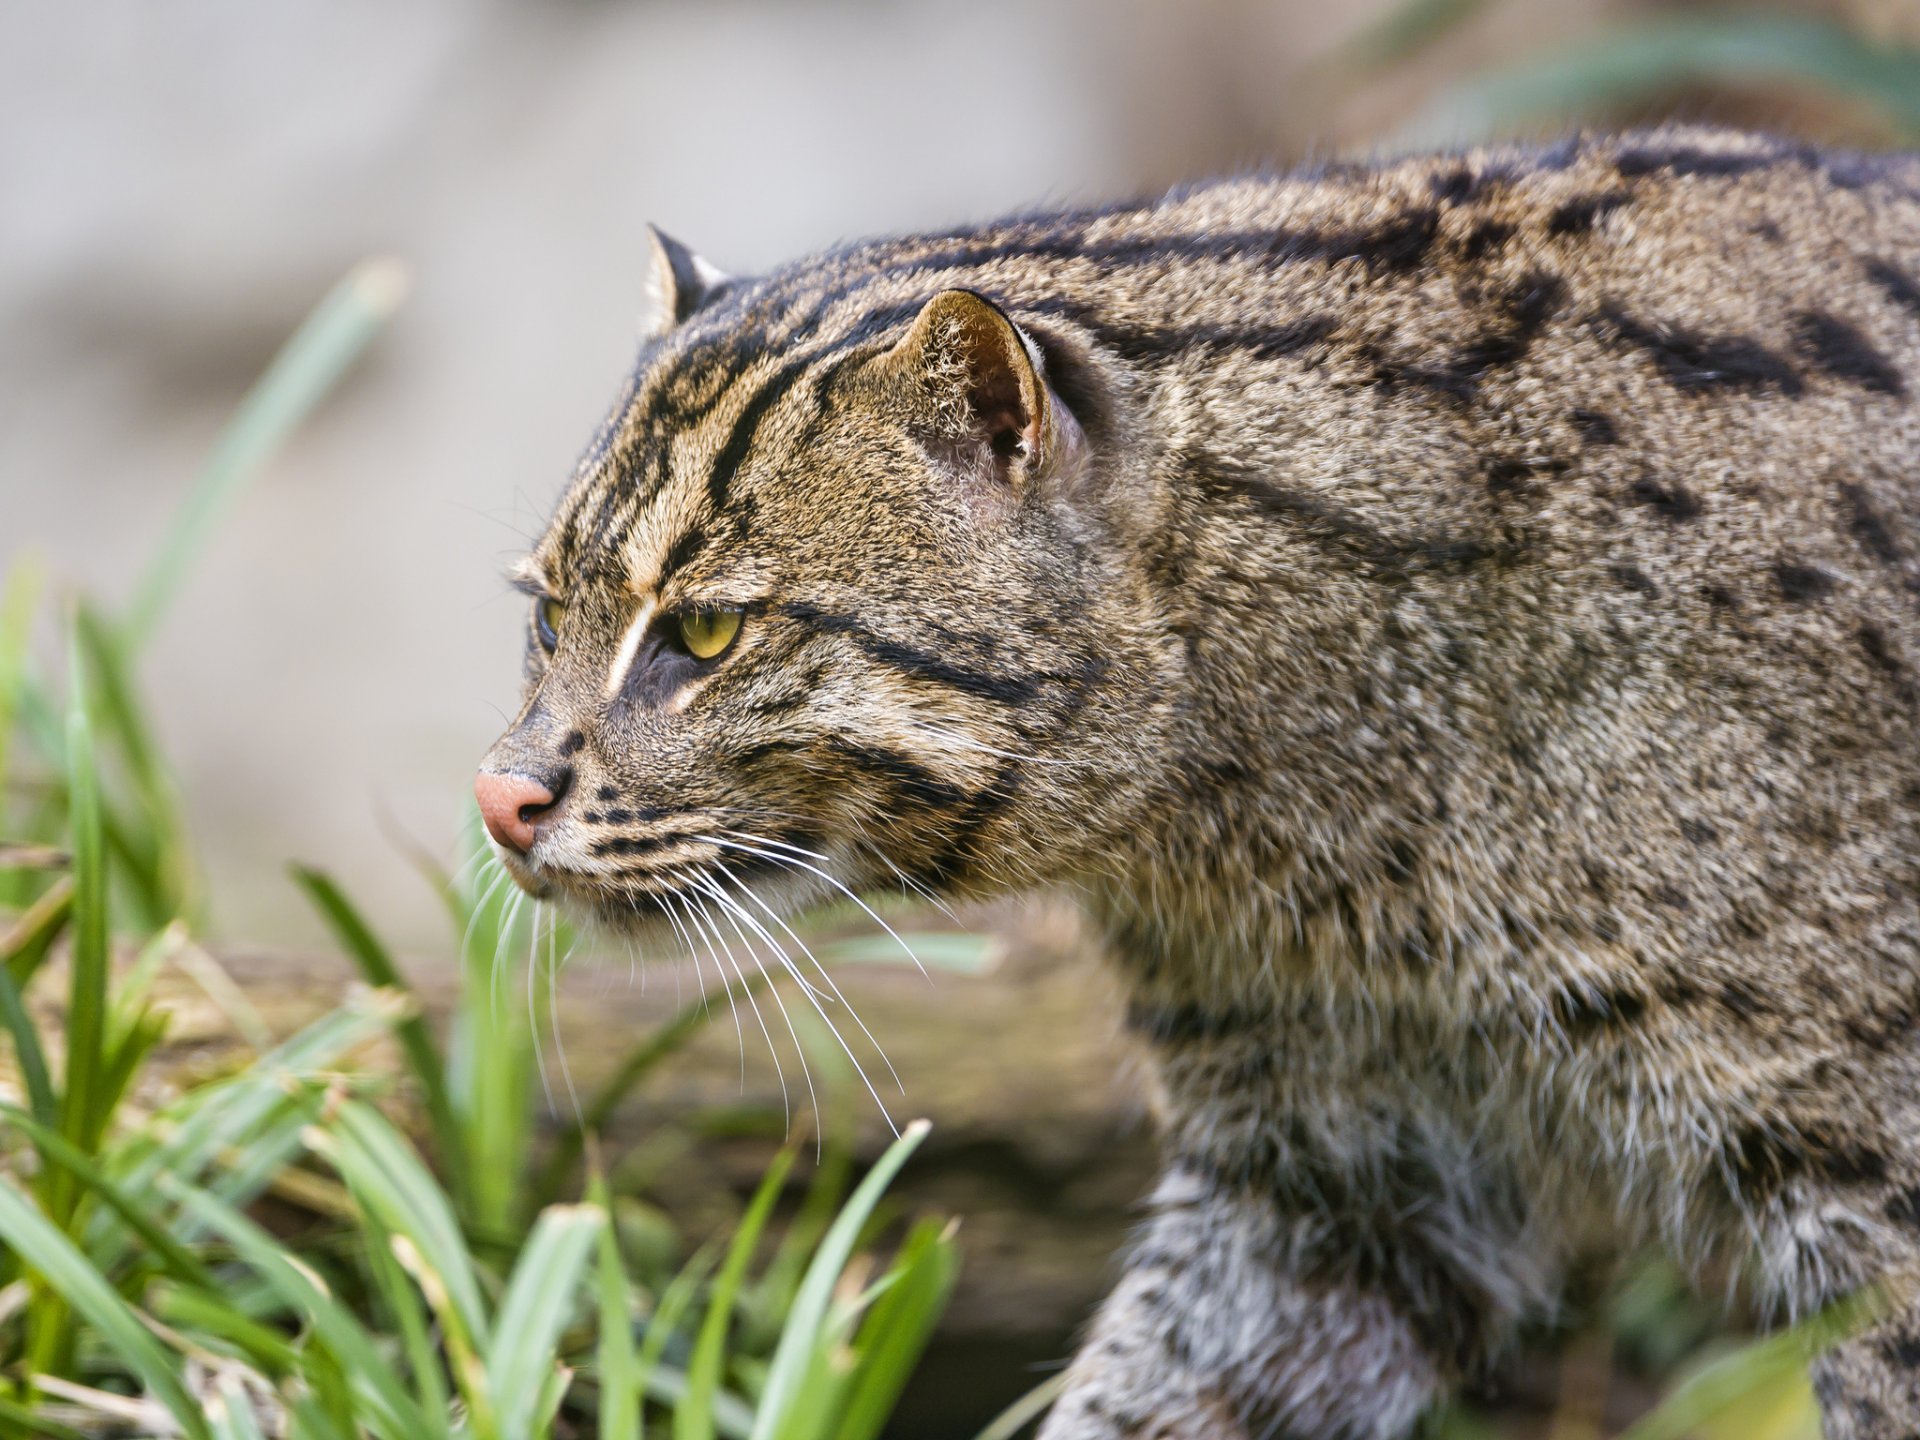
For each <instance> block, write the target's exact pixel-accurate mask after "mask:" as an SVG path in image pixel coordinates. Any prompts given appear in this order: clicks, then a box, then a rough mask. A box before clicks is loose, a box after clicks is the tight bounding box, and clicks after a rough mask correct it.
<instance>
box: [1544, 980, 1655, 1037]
mask: <svg viewBox="0 0 1920 1440" xmlns="http://www.w3.org/2000/svg"><path fill="white" fill-rule="evenodd" d="M1553 1013H1554V1018H1555V1019H1556V1020H1558V1021H1559V1022H1560V1028H1561V1029H1563V1030H1565V1031H1566V1032H1567V1033H1568V1034H1570V1035H1579V1034H1582V1033H1588V1032H1592V1031H1595V1030H1604V1029H1609V1028H1612V1027H1615V1026H1620V1025H1631V1024H1633V1023H1634V1022H1635V1021H1637V1020H1638V1019H1640V1017H1641V1016H1643V1015H1645V1014H1646V1013H1647V997H1646V996H1645V995H1642V994H1640V993H1639V992H1638V991H1635V990H1628V989H1624V988H1614V989H1608V990H1584V989H1580V988H1578V987H1577V986H1569V987H1568V988H1566V989H1564V990H1561V991H1559V992H1558V993H1556V994H1555V995H1554V997H1553Z"/></svg>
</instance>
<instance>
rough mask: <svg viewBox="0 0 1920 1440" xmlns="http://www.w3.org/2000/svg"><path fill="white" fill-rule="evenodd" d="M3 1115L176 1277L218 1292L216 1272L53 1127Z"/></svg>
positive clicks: (16, 1114) (2, 1107)
mask: <svg viewBox="0 0 1920 1440" xmlns="http://www.w3.org/2000/svg"><path fill="white" fill-rule="evenodd" d="M0 1116H4V1117H5V1118H6V1119H7V1120H8V1122H9V1123H11V1124H13V1125H17V1126H18V1127H19V1128H20V1129H21V1131H22V1132H24V1133H25V1135H26V1136H27V1138H28V1139H29V1140H31V1141H33V1144H34V1148H35V1149H37V1150H38V1151H39V1152H40V1154H41V1157H42V1159H43V1160H44V1161H45V1162H46V1164H47V1165H49V1166H59V1167H62V1168H64V1169H66V1170H68V1171H70V1172H71V1173H72V1174H73V1176H74V1178H75V1180H76V1181H78V1183H79V1184H80V1185H82V1186H84V1187H85V1188H86V1189H87V1190H89V1191H91V1192H92V1193H93V1194H94V1195H95V1196H96V1197H98V1199H99V1200H100V1202H101V1203H102V1204H104V1205H106V1206H107V1207H108V1208H109V1209H111V1210H112V1211H113V1212H114V1213H115V1214H117V1215H118V1216H119V1217H120V1218H121V1219H122V1220H123V1221H125V1222H126V1224H127V1226H128V1228H130V1229H131V1230H132V1231H133V1232H134V1233H135V1234H136V1235H138V1236H139V1237H140V1238H141V1239H142V1240H143V1241H145V1242H146V1243H147V1244H148V1245H149V1246H151V1247H152V1249H153V1253H154V1255H155V1256H157V1257H158V1258H159V1260H160V1262H161V1264H162V1265H163V1266H164V1267H165V1269H166V1270H167V1271H168V1273H170V1274H171V1275H173V1276H174V1277H175V1278H177V1279H179V1280H182V1281H184V1282H186V1283H187V1284H189V1285H198V1286H200V1287H201V1288H203V1289H205V1290H208V1291H211V1292H214V1293H218V1291H219V1289H220V1283H219V1281H217V1280H215V1279H214V1277H213V1272H212V1271H210V1270H208V1269H207V1267H206V1266H204V1265H202V1264H201V1263H200V1262H199V1260H197V1259H196V1258H194V1255H193V1253H192V1252H191V1251H189V1250H188V1249H187V1248H186V1247H185V1246H183V1245H181V1244H180V1243H179V1242H178V1241H177V1240H175V1239H174V1238H173V1237H172V1236H171V1235H169V1234H167V1232H166V1231H165V1230H164V1229H162V1228H161V1226H160V1225H158V1224H157V1223H156V1222H155V1221H154V1219H153V1217H152V1215H151V1214H150V1213H149V1212H148V1210H147V1208H146V1207H145V1206H142V1205H139V1204H136V1203H135V1202H134V1201H133V1200H132V1199H131V1198H130V1197H129V1196H128V1195H127V1194H126V1192H125V1191H123V1190H122V1189H121V1188H120V1187H119V1186H118V1185H116V1184H114V1182H113V1181H112V1180H111V1179H109V1178H108V1177H107V1175H106V1174H105V1172H103V1171H102V1170H101V1169H100V1167H99V1166H97V1165H96V1164H94V1162H93V1160H92V1159H91V1158H90V1157H89V1156H87V1155H86V1154H85V1153H84V1152H82V1151H81V1150H80V1149H79V1148H78V1147H76V1146H75V1145H74V1144H73V1143H72V1142H71V1141H69V1140H68V1139H66V1137H65V1136H63V1135H61V1133H60V1132H59V1131H58V1130H55V1129H54V1128H53V1127H52V1126H51V1125H48V1124H45V1123H44V1122H42V1121H40V1120H38V1119H36V1118H35V1117H34V1116H32V1115H29V1114H27V1113H25V1112H24V1111H21V1110H18V1109H16V1108H15V1107H14V1106H12V1105H8V1104H7V1103H5V1102H4V1101H0Z"/></svg>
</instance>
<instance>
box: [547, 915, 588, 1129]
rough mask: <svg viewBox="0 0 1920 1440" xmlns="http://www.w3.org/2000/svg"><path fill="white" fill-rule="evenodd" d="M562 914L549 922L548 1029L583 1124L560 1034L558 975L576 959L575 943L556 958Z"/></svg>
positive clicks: (576, 1115)
mask: <svg viewBox="0 0 1920 1440" xmlns="http://www.w3.org/2000/svg"><path fill="white" fill-rule="evenodd" d="M559 933H560V917H559V916H558V915H557V914H556V915H554V916H552V917H551V919H550V921H549V923H548V925H547V1028H548V1029H549V1030H551V1031H552V1032H553V1053H554V1055H555V1056H556V1057H557V1058H558V1059H559V1061H560V1079H561V1080H562V1082H564V1083H565V1085H566V1087H567V1099H568V1100H569V1101H570V1102H572V1105H573V1121H574V1124H575V1126H584V1125H585V1124H586V1123H587V1121H586V1116H585V1115H584V1114H583V1113H582V1112H581V1109H580V1092H579V1091H577V1090H575V1089H574V1088H573V1067H572V1066H571V1065H569V1064H568V1063H567V1044H566V1041H565V1040H563V1039H562V1038H561V1036H560V993H559V984H558V976H559V974H560V967H561V966H562V965H564V964H565V963H566V961H567V960H571V959H572V958H573V951H574V945H577V944H578V943H579V942H578V941H577V940H576V941H575V942H574V944H571V945H568V946H567V953H566V956H565V957H564V958H562V959H556V958H555V955H554V952H555V951H556V950H557V949H558V948H559V943H560V940H559Z"/></svg>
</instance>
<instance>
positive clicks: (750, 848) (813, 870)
mask: <svg viewBox="0 0 1920 1440" xmlns="http://www.w3.org/2000/svg"><path fill="white" fill-rule="evenodd" d="M727 833H728V834H729V835H745V834H746V832H745V831H743V830H729V831H728V832H727ZM694 838H695V839H698V840H706V841H708V842H710V843H712V844H714V845H719V846H722V847H724V848H726V849H729V850H744V851H745V852H746V853H747V854H749V855H759V856H761V857H763V858H764V859H768V860H774V861H778V862H780V863H781V864H785V865H791V866H793V867H794V868H795V869H798V870H805V871H807V872H808V873H809V874H812V875H818V876H819V877H820V878H821V879H822V880H824V881H826V882H827V883H828V884H829V885H831V886H833V888H834V889H836V890H838V891H839V892H840V893H841V894H842V895H844V896H846V897H847V899H849V900H851V901H852V902H853V903H854V904H856V905H858V906H859V907H860V908H861V909H862V910H864V911H866V912H867V916H868V918H869V919H871V920H872V921H873V923H874V924H876V925H878V926H879V927H880V928H881V929H882V930H884V931H886V932H887V934H888V935H889V936H891V937H892V939H893V943H894V944H896V945H898V946H899V947H900V948H901V949H902V950H904V951H906V952H907V958H908V959H909V960H911V961H913V963H914V966H915V968H917V969H918V970H919V971H920V973H921V974H922V975H925V974H926V973H927V967H926V966H925V965H922V964H921V963H920V957H919V956H918V955H916V954H914V953H913V947H912V946H911V945H909V944H907V942H906V941H905V940H902V939H901V938H900V932H899V931H897V930H895V929H894V928H893V926H891V925H889V924H888V923H887V922H886V921H885V920H882V919H881V918H880V916H879V915H878V914H877V913H876V912H875V910H874V908H873V907H872V906H871V905H869V904H867V902H866V901H864V900H862V899H861V898H860V897H859V896H858V895H856V894H854V893H853V891H851V890H849V889H848V888H847V887H846V886H845V885H843V884H842V883H841V882H840V881H839V880H838V879H836V878H835V877H834V876H832V875H830V874H828V873H827V872H826V871H825V870H823V869H821V868H820V867H819V866H818V865H810V864H808V863H807V862H806V861H804V860H796V859H792V858H791V857H788V856H783V855H777V854H775V853H774V852H772V851H770V850H762V849H760V848H759V847H758V846H754V845H742V844H740V843H739V842H738V841H733V840H722V839H719V838H718V837H716V836H712V835H698V836H695V837H694ZM753 838H758V837H753ZM783 848H786V849H792V848H794V847H792V846H786V847H783ZM821 858H822V859H825V858H826V857H825V856H822V857H821ZM829 983H831V982H829Z"/></svg>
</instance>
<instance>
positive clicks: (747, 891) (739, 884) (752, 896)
mask: <svg viewBox="0 0 1920 1440" xmlns="http://www.w3.org/2000/svg"><path fill="white" fill-rule="evenodd" d="M713 863H714V865H715V866H716V867H717V868H718V869H719V871H720V873H721V874H722V875H725V876H726V877H727V879H729V880H731V881H732V882H733V885H734V888H735V889H736V890H738V891H739V892H740V893H741V894H743V895H745V896H746V897H747V898H748V899H749V900H751V901H753V903H754V904H755V905H757V906H759V907H760V909H761V911H762V912H763V913H764V914H765V915H766V917H767V918H768V919H769V920H771V921H773V923H774V924H776V925H778V926H779V927H780V928H781V930H782V931H784V932H785V933H786V937H787V938H788V939H789V940H791V941H793V943H794V944H795V945H798V946H799V947H800V953H801V954H802V955H804V956H806V957H807V959H809V960H810V961H812V962H813V968H814V969H816V970H818V971H819V972H820V978H821V979H822V980H824V981H826V982H827V988H828V989H829V990H831V991H832V992H833V998H834V999H836V1000H838V1001H839V1002H840V1003H841V1005H842V1006H844V1007H845V1008H846V1012H847V1014H849V1015H851V1016H852V1017H853V1023H854V1024H856V1025H858V1026H859V1027H860V1033H861V1034H862V1035H864V1036H866V1037H867V1042H868V1043H869V1044H870V1045H872V1046H873V1048H874V1051H875V1053H876V1054H878V1055H879V1056H880V1060H881V1063H882V1064H884V1065H885V1066H886V1067H887V1073H888V1074H889V1075H891V1076H892V1077H893V1083H894V1085H895V1086H896V1087H897V1088H898V1089H899V1091H900V1093H901V1094H902V1095H905V1094H906V1093H907V1087H906V1085H905V1084H904V1083H902V1081H901V1079H900V1072H899V1071H898V1070H895V1069H894V1068H893V1061H891V1060H889V1059H888V1058H887V1052H886V1050H885V1048H884V1047H882V1045H881V1044H880V1042H879V1041H878V1040H876V1039H875V1038H874V1035H873V1032H872V1031H871V1030H869V1029H867V1022H866V1021H864V1020H862V1019H861V1018H860V1012H859V1011H858V1010H855V1009H854V1008H853V1003H852V1002H851V1001H850V1000H848V999H847V997H846V996H845V995H843V994H841V993H840V987H839V986H838V985H837V984H835V983H834V979H833V976H831V975H829V974H828V973H827V967H826V966H824V965H822V964H821V963H820V959H819V957H818V956H817V955H815V954H814V953H813V951H812V950H810V949H808V948H807V942H806V941H804V940H802V939H801V938H800V937H799V936H798V935H796V934H794V933H793V928H792V927H791V926H789V925H788V924H787V922H786V921H785V920H783V919H781V918H780V916H779V914H778V913H777V912H776V911H775V910H774V909H773V907H772V906H770V905H768V904H767V902H766V901H764V900H762V899H761V898H760V896H759V894H758V893H757V892H756V891H755V890H754V888H753V887H752V886H751V885H749V884H747V882H746V881H744V880H742V879H741V878H740V877H739V876H738V875H736V874H735V873H734V872H733V871H732V870H731V869H730V868H729V867H728V866H727V864H726V862H725V861H723V860H716V861H714V862H713ZM922 973H925V972H922Z"/></svg>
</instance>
